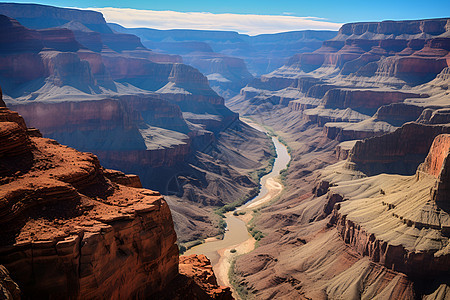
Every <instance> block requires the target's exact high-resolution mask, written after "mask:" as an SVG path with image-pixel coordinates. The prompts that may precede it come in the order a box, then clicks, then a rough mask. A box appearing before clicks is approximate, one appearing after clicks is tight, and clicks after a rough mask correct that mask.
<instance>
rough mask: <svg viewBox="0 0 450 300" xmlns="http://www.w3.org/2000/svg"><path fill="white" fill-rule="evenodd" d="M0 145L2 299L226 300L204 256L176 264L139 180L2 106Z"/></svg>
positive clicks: (166, 215) (167, 224)
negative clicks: (174, 299) (164, 297)
mask: <svg viewBox="0 0 450 300" xmlns="http://www.w3.org/2000/svg"><path fill="white" fill-rule="evenodd" d="M0 99H1V90H0ZM0 145H1V146H0V186H1V189H0V190H1V192H0V199H1V200H2V201H1V205H0V215H1V216H2V218H1V222H0V223H1V224H2V229H1V230H0V236H1V239H0V263H1V264H2V265H0V291H1V295H2V296H1V297H2V299H20V297H21V296H24V297H25V298H31V297H32V298H36V297H37V298H54V297H56V298H71V299H97V298H104V297H107V298H110V299H122V298H136V297H146V298H154V297H159V296H158V295H159V294H161V293H162V294H168V293H172V292H173V291H182V292H183V293H182V294H183V295H184V296H187V297H197V295H205V296H204V299H211V298H213V299H232V297H231V292H230V289H229V288H226V287H221V286H218V285H217V282H216V280H215V276H214V273H213V272H212V268H211V265H210V263H209V261H208V260H207V259H206V258H205V257H201V256H200V257H197V256H192V257H188V258H185V257H182V258H181V260H180V263H179V257H178V246H177V245H176V234H175V231H174V226H173V222H172V217H171V213H170V210H169V208H168V205H167V203H166V202H165V200H164V199H163V198H162V196H161V195H160V194H159V193H158V192H154V191H151V190H147V189H143V188H142V186H141V183H140V180H139V177H137V176H136V175H125V174H124V173H122V172H120V171H113V170H107V169H104V168H103V167H101V166H100V163H99V161H98V159H97V157H96V156H94V155H92V154H90V153H83V152H79V151H76V150H74V149H71V148H68V147H66V146H62V145H60V144H58V143H57V142H56V141H54V140H50V139H46V138H42V137H41V135H40V133H39V131H38V130H36V129H33V128H27V127H26V125H25V122H24V120H23V119H22V117H21V116H20V115H18V114H17V113H16V112H13V111H10V110H8V109H7V108H6V107H5V105H4V103H3V102H1V106H0ZM179 268H180V271H179ZM199 270H202V271H199ZM199 272H201V274H199ZM205 273H208V276H207V277H205V276H204V274H205ZM180 295H181V294H180Z"/></svg>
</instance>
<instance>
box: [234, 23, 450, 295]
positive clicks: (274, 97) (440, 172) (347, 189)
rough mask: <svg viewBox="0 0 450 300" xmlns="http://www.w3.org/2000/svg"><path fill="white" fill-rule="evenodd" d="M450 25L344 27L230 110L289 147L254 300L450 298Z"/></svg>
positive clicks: (253, 87) (247, 290)
mask: <svg viewBox="0 0 450 300" xmlns="http://www.w3.org/2000/svg"><path fill="white" fill-rule="evenodd" d="M449 22H450V21H449V19H433V20H416V21H384V22H373V23H353V24H345V25H343V26H342V27H341V29H340V30H339V33H338V34H337V36H336V37H334V38H332V39H330V40H328V41H325V42H324V43H323V45H322V47H321V48H320V49H318V50H316V51H314V52H311V53H301V54H298V55H295V56H293V57H292V58H291V59H290V61H289V62H288V63H287V64H286V65H285V66H283V67H281V68H279V69H277V70H275V71H273V72H271V73H269V74H266V75H263V76H261V77H260V78H257V79H255V80H254V81H253V82H251V83H249V84H248V85H247V86H246V87H245V88H243V89H242V90H241V92H240V94H239V95H237V96H235V97H233V98H232V99H229V100H228V101H227V105H228V106H229V107H230V108H231V109H232V110H234V111H236V112H239V113H240V114H242V115H247V116H248V117H251V118H253V119H254V120H257V121H258V122H259V123H262V124H265V125H266V126H269V127H271V128H272V129H273V130H274V131H275V133H276V134H277V135H279V136H281V137H282V138H283V140H284V141H285V142H286V143H287V145H288V146H289V148H290V149H291V156H292V161H291V164H290V166H289V168H288V171H287V173H286V174H285V175H284V184H285V191H284V192H283V194H282V196H281V197H280V199H279V200H278V201H277V202H275V203H274V204H272V205H270V206H269V207H266V208H262V209H260V212H259V217H258V219H257V220H256V222H255V223H254V225H255V226H257V227H258V228H259V230H261V231H262V233H263V234H264V235H265V237H264V238H263V239H262V240H261V241H260V244H259V247H258V248H256V249H255V250H254V251H253V252H251V253H249V254H246V255H243V256H241V257H238V258H237V260H236V262H235V264H234V275H232V281H233V282H234V285H235V288H237V290H238V291H239V293H240V296H241V297H242V298H245V299H253V298H255V299H268V298H296V299H329V298H331V299H342V298H345V299H375V298H376V299H399V298H401V299H417V298H422V299H447V298H448V297H449V292H450V289H449V286H450V285H449V281H448V280H449V278H448V270H449V263H450V261H449V252H448V245H449V240H448V238H449V236H448V229H447V228H448V222H449V210H448V201H449V199H450V195H449V194H448V182H450V179H449V178H448V171H447V168H448V166H447V164H448V160H449V155H450V152H449V151H450V149H449V146H448V144H447V143H448V138H449V134H450V132H449V129H450V127H449V125H450V124H449V120H448V119H447V116H448V107H449V106H450V95H449V93H448V85H449V81H448V80H449V77H448V72H449V64H448V61H449V60H448V59H449V51H450V48H449V41H450V40H449V33H448V30H449V29H448V28H449V27H448V24H450V23H449Z"/></svg>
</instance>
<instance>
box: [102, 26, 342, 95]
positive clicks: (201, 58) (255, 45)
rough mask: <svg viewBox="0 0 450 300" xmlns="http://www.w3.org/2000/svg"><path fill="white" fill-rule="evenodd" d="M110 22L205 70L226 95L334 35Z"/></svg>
mask: <svg viewBox="0 0 450 300" xmlns="http://www.w3.org/2000/svg"><path fill="white" fill-rule="evenodd" d="M109 26H110V27H111V28H112V29H113V30H115V31H117V32H122V33H131V34H135V35H137V36H139V37H140V38H141V40H142V43H143V44H144V45H145V46H146V47H148V48H149V49H153V50H154V51H156V52H161V53H170V54H177V55H181V56H182V57H183V61H184V63H186V64H189V65H192V66H193V67H195V68H197V69H199V70H200V71H201V72H202V73H203V74H205V75H206V76H207V77H208V80H209V82H210V84H211V87H212V88H213V89H214V90H215V91H216V92H217V93H218V94H219V95H221V96H222V97H224V98H226V99H229V98H231V97H232V96H234V95H236V94H237V93H239V90H240V89H241V88H242V87H244V86H245V85H246V84H247V83H249V82H250V81H251V80H252V79H253V76H254V75H261V74H265V73H267V72H271V71H273V70H275V69H276V68H278V67H281V66H282V65H283V64H284V63H285V62H286V61H287V59H288V58H289V57H290V56H292V55H293V54H295V53H298V51H299V50H300V51H303V52H307V51H312V50H315V49H317V48H319V47H320V45H321V42H322V41H323V40H326V39H329V38H332V37H334V36H335V35H336V32H333V31H311V30H309V31H296V32H286V33H280V34H262V35H257V36H248V35H244V34H238V33H237V32H225V31H206V30H156V29H150V28H124V27H122V26H120V25H118V24H109ZM281 45H282V46H281Z"/></svg>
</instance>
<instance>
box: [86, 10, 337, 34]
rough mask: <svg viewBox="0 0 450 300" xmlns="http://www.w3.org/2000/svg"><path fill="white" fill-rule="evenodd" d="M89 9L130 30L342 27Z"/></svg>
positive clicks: (310, 20) (269, 18) (311, 20)
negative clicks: (139, 28)
mask: <svg viewBox="0 0 450 300" xmlns="http://www.w3.org/2000/svg"><path fill="white" fill-rule="evenodd" d="M89 10H96V11H99V12H101V13H103V15H104V16H105V19H106V21H107V22H110V23H118V24H121V25H123V26H125V27H129V28H136V27H148V28H155V29H202V30H231V31H237V32H240V33H246V34H250V35H256V34H262V33H277V32H284V31H295V30H306V29H315V30H338V29H339V27H340V26H341V25H342V24H338V23H332V22H326V21H323V19H320V18H316V17H296V16H291V15H252V14H247V15H240V14H212V13H208V12H176V11H155V10H138V9H131V8H114V7H104V8H89Z"/></svg>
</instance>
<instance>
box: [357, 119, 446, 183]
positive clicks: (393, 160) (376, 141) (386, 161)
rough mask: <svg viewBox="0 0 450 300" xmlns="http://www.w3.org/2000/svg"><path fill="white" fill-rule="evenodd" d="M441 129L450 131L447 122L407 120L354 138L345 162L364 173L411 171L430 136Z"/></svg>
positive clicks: (423, 152) (422, 155)
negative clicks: (388, 129) (381, 132)
mask: <svg viewBox="0 0 450 300" xmlns="http://www.w3.org/2000/svg"><path fill="white" fill-rule="evenodd" d="M443 133H450V126H449V125H448V124H447V125H425V124H419V123H407V124H405V125H403V126H402V127H401V128H399V129H397V130H396V131H394V132H392V133H390V134H386V135H383V136H379V137H373V138H370V139H366V140H363V141H358V142H356V144H355V146H354V147H353V149H352V150H351V152H350V155H349V162H351V163H355V164H356V166H357V168H359V169H360V170H362V171H363V172H365V173H366V174H367V175H374V174H379V173H391V174H393V173H394V174H405V175H407V174H408V175H411V174H414V173H415V170H416V169H417V167H418V166H419V164H420V163H421V162H422V161H423V160H424V159H425V157H426V155H427V153H428V151H429V149H430V147H431V145H432V143H433V140H434V138H435V137H436V136H438V135H439V134H443Z"/></svg>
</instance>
